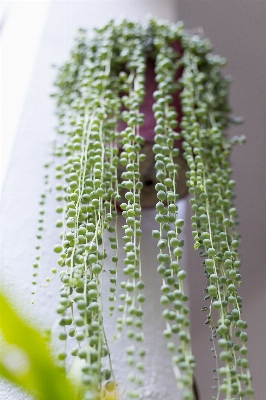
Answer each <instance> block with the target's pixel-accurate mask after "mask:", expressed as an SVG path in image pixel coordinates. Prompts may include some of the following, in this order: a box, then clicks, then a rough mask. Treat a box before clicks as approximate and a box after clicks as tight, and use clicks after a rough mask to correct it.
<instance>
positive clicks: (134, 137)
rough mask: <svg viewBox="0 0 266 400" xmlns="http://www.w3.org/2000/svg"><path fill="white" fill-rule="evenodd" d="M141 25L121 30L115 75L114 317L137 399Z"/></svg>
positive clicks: (140, 285) (130, 394) (142, 87)
mask: <svg viewBox="0 0 266 400" xmlns="http://www.w3.org/2000/svg"><path fill="white" fill-rule="evenodd" d="M143 31H144V30H143V28H142V27H141V26H137V25H132V24H128V25H127V26H126V27H124V30H123V36H122V37H123V41H124V43H122V40H121V45H122V48H123V49H124V50H123V58H124V62H125V71H122V72H120V74H119V76H120V78H121V79H122V82H123V92H124V95H123V97H122V104H123V107H124V108H125V110H124V111H123V112H122V120H123V121H124V122H125V123H126V128H125V129H124V130H123V131H122V132H121V142H122V143H121V144H122V151H121V156H120V164H121V165H122V166H125V167H126V171H124V172H123V173H122V174H121V179H122V183H121V186H122V188H123V189H124V190H125V201H126V202H124V203H122V204H121V209H122V210H123V211H122V216H123V217H124V218H125V219H126V221H125V222H126V223H125V225H123V230H124V237H123V240H124V250H125V253H126V257H125V259H124V264H125V268H124V270H123V271H124V274H125V276H126V278H127V279H126V280H125V281H123V282H121V287H122V289H123V293H122V294H121V295H120V299H121V300H122V301H123V302H124V303H125V304H124V305H120V306H119V310H120V311H121V312H123V316H122V317H121V318H119V320H118V330H122V328H123V325H127V327H128V328H127V332H126V334H127V337H128V339H129V340H130V342H131V343H130V345H129V346H128V347H127V349H126V351H127V362H128V364H129V366H130V369H131V371H130V374H129V380H130V382H131V385H132V388H131V389H130V390H128V393H127V395H128V397H129V398H139V395H140V394H139V391H138V390H137V389H138V386H139V385H142V383H143V371H144V363H143V357H144V355H145V350H144V348H143V347H142V346H141V344H142V343H143V340H144V335H143V330H142V325H143V324H142V315H143V310H142V303H143V302H144V301H145V295H144V294H143V293H142V290H143V289H144V282H143V281H142V279H141V259H140V239H141V235H142V231H141V205H140V191H141V189H142V186H143V184H142V182H141V181H140V172H139V164H140V162H141V161H142V160H144V157H145V156H144V155H140V150H141V145H142V144H143V143H144V140H143V138H142V137H141V136H140V134H139V130H140V126H141V125H142V124H143V121H144V115H143V114H142V113H140V111H139V109H140V105H141V103H142V102H143V101H144V95H145V70H146V60H145V54H144V49H143Z"/></svg>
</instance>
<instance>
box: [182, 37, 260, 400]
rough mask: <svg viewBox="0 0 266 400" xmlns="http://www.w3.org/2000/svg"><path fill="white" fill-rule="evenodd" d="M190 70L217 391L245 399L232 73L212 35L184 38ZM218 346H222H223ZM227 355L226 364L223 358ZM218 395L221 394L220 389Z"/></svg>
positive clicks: (189, 119) (247, 382) (192, 185)
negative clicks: (227, 73)
mask: <svg viewBox="0 0 266 400" xmlns="http://www.w3.org/2000/svg"><path fill="white" fill-rule="evenodd" d="M181 43H182V45H183V47H184V54H183V57H182V64H183V68H184V71H183V76H182V79H181V83H182V88H183V90H182V93H181V103H182V112H183V118H182V123H181V128H182V130H181V135H182V137H183V138H184V142H183V148H184V156H185V158H186V160H187V162H188V165H189V169H190V171H189V172H188V173H187V177H188V186H189V192H190V193H191V194H192V198H191V200H190V203H191V206H192V209H193V211H194V213H195V214H194V216H193V217H192V229H193V232H192V233H193V236H194V240H195V245H194V247H195V249H200V250H201V252H200V256H201V257H203V258H204V261H203V267H204V271H205V276H206V277H207V279H208V285H207V287H206V288H205V293H206V296H205V300H210V301H211V304H210V306H209V307H203V310H209V314H208V317H207V320H206V322H205V323H206V324H207V325H209V326H210V328H211V330H212V340H213V339H216V338H217V340H218V345H219V348H220V351H219V352H217V351H216V348H215V345H214V348H213V351H214V352H215V355H214V357H215V358H216V368H215V369H216V371H217V374H218V377H217V378H216V379H217V384H218V385H217V387H214V389H216V390H217V391H218V394H217V396H218V397H219V394H220V392H221V393H224V395H225V396H226V400H229V399H230V400H236V399H239V398H240V399H242V398H243V397H244V396H245V395H251V396H252V394H253V389H252V387H251V377H250V373H249V368H248V361H247V358H246V355H247V348H246V341H247V333H246V331H245V330H246V328H247V323H246V322H245V321H243V320H242V319H241V309H242V298H241V297H240V296H239V295H238V286H239V285H240V284H241V275H240V273H239V267H240V265H241V263H240V261H239V254H238V247H239V235H238V234H237V233H236V231H235V224H236V221H235V217H236V216H237V212H236V208H235V207H234V205H233V197H234V194H233V191H232V188H233V186H234V184H235V182H234V181H233V180H232V179H230V175H231V173H232V169H231V167H230V164H229V156H230V150H231V143H230V141H229V140H228V139H227V138H226V137H225V135H224V134H223V130H224V129H225V128H226V126H227V124H228V112H229V109H228V106H227V86H228V80H227V79H226V78H224V77H222V76H221V74H220V67H222V66H223V65H224V64H225V60H224V59H223V58H221V57H218V56H215V55H213V54H211V52H210V51H211V46H210V43H209V42H208V41H207V40H201V39H200V38H199V37H198V36H195V37H192V38H191V37H189V36H184V37H183V39H182V42H181ZM217 353H219V354H217ZM221 363H222V366H221ZM213 398H214V399H216V398H217V397H216V396H214V397H213Z"/></svg>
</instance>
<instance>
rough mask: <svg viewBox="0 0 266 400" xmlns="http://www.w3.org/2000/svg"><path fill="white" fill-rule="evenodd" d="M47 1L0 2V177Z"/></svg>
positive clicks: (41, 26) (11, 141)
mask: <svg viewBox="0 0 266 400" xmlns="http://www.w3.org/2000/svg"><path fill="white" fill-rule="evenodd" d="M49 4H50V1H49V0H45V1H6V0H3V1H1V15H0V18H1V34H0V40H1V43H0V46H1V47H0V48H1V71H0V88H1V96H0V117H1V126H0V128H1V157H0V158H1V176H0V186H2V183H3V181H4V179H5V175H6V171H7V168H8V163H9V158H10V154H11V151H12V146H13V143H14V138H15V134H16V131H17V128H18V122H19V118H20V116H21V112H22V109H23V104H24V101H25V96H26V93H27V90H28V86H29V81H30V77H31V74H32V70H33V65H34V62H35V58H36V54H37V49H38V46H39V42H40V38H41V34H42V31H43V27H44V23H45V21H46V17H47V12H48V8H49Z"/></svg>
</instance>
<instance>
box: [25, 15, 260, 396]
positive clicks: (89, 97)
mask: <svg viewBox="0 0 266 400" xmlns="http://www.w3.org/2000/svg"><path fill="white" fill-rule="evenodd" d="M177 48H178V50H177ZM151 60H152V62H153V63H154V71H155V80H156V84H157V88H156V90H155V91H154V93H153V97H154V104H153V106H152V110H149V112H153V114H154V118H155V121H156V126H155V129H154V145H153V152H154V159H155V168H156V179H157V183H156V186H155V189H156V192H157V199H158V202H157V204H156V210H157V215H156V218H155V219H156V221H157V223H158V229H157V230H154V231H153V233H152V235H153V237H154V238H155V239H157V240H158V273H159V274H161V276H162V287H161V294H159V293H158V296H161V297H160V301H161V303H162V304H163V305H164V306H165V310H164V312H163V318H164V319H165V322H166V329H165V331H164V336H165V337H166V338H167V341H168V344H167V347H168V349H169V351H170V352H171V353H172V363H173V370H174V374H175V376H176V379H177V383H178V387H179V388H180V389H181V390H182V395H183V399H187V400H193V399H194V397H195V395H194V392H193V374H194V368H195V360H194V357H193V355H192V352H191V344H190V333H189V324H190V322H189V309H188V296H187V294H186V293H185V290H184V285H183V282H184V279H185V278H186V272H185V271H184V270H183V269H182V266H181V257H182V247H183V245H184V243H183V241H182V240H180V234H181V232H182V226H183V224H184V221H183V220H181V219H180V218H179V217H178V204H177V200H178V193H179V189H178V183H177V182H178V181H177V177H178V174H179V172H180V165H178V164H177V162H176V157H177V156H178V154H179V153H180V149H179V147H180V145H179V144H180V143H181V142H182V150H181V154H182V156H183V158H184V159H185V160H186V162H187V164H188V167H189V171H188V172H187V186H188V191H189V193H190V194H191V199H190V203H191V207H192V209H193V211H194V215H193V217H192V234H193V236H194V239H195V249H199V250H200V256H201V257H202V265H203V270H204V274H205V276H206V287H205V290H204V291H205V300H207V303H206V304H207V306H205V307H203V310H204V311H205V310H206V311H207V320H206V322H205V323H206V325H209V327H210V328H211V332H212V340H213V350H214V354H215V360H216V365H215V371H216V372H217V387H216V390H217V395H216V396H214V397H213V398H214V399H219V398H221V397H219V396H220V395H221V396H222V397H223V396H225V397H226V399H227V400H229V399H231V400H233V399H234V400H235V399H242V398H244V397H245V396H247V397H249V396H251V397H252V393H253V389H252V387H251V378H250V373H249V368H248V361H247V358H246V354H247V348H246V341H247V333H246V328H247V323H246V322H245V321H243V320H242V318H241V312H242V299H241V297H240V296H239V294H238V287H239V285H240V283H241V275H240V272H239V267H240V265H241V262H240V260H239V253H238V246H239V235H238V233H237V232H236V230H235V225H236V216H237V211H236V208H235V207H234V204H233V199H234V194H233V191H232V188H233V186H234V184H235V182H234V181H233V180H232V179H231V173H232V169H231V166H230V162H229V157H230V152H231V148H232V145H233V142H241V138H240V139H236V138H235V139H233V140H229V139H228V138H227V137H226V136H225V134H224V131H225V129H226V128H227V126H228V123H229V121H230V116H229V114H230V109H229V107H228V102H227V91H228V84H229V80H228V78H226V77H224V76H223V75H222V74H221V72H220V69H221V67H223V66H224V65H225V60H224V59H223V58H221V57H219V56H216V55H214V54H213V53H212V47H211V44H210V42H209V41H208V40H206V39H202V38H200V37H199V36H198V35H189V34H188V33H186V32H185V31H184V28H183V25H182V23H177V24H169V23H166V22H162V21H156V20H150V21H149V23H148V24H147V26H145V27H144V26H142V25H140V24H138V23H133V22H129V21H126V20H124V21H122V22H121V23H119V24H116V23H115V22H114V21H110V22H109V23H108V24H107V25H106V26H104V27H103V28H101V29H95V30H94V35H93V36H92V37H90V39H89V40H87V38H86V34H85V31H83V30H80V32H79V36H78V38H77V39H76V44H75V46H74V48H73V49H72V53H71V57H70V59H69V60H68V61H67V62H66V63H65V64H64V65H63V66H61V67H60V68H59V73H58V76H57V80H56V83H55V85H56V87H57V91H56V93H55V94H54V97H55V98H56V102H57V113H58V118H59V124H58V127H57V132H58V137H60V136H62V138H61V139H58V142H57V146H56V149H55V156H57V157H58V158H59V160H60V163H59V164H58V165H56V178H57V179H58V184H57V185H56V189H57V191H58V196H57V200H58V202H59V205H58V207H57V208H56V211H57V212H58V213H59V215H60V219H59V220H58V221H57V223H56V226H57V227H60V228H62V233H61V236H60V237H61V239H62V240H61V242H60V243H59V244H57V245H56V246H55V247H54V251H55V252H56V253H59V254H60V258H59V260H58V268H55V269H53V276H54V275H55V274H57V273H59V274H60V278H61V281H62V287H61V289H60V301H59V305H58V308H57V312H58V314H59V315H60V318H61V320H60V323H59V325H60V326H61V332H60V334H59V338H60V339H61V340H62V341H63V342H65V341H66V340H67V338H68V337H69V336H70V337H74V338H75V339H76V342H77V346H76V348H74V349H73V350H72V355H73V356H74V357H78V358H80V359H82V360H83V362H84V365H83V375H82V381H83V384H84V385H87V390H86V394H85V397H84V398H85V399H86V400H95V399H96V398H97V396H98V394H99V393H100V390H101V388H102V387H105V389H104V390H106V393H107V392H108V391H115V390H116V389H115V377H114V373H113V368H112V363H111V355H110V351H109V347H108V343H107V339H106V335H105V330H104V326H105V324H104V320H103V311H102V280H103V279H109V281H110V296H109V300H110V312H111V313H112V312H113V310H114V309H115V307H116V297H117V296H116V285H117V269H118V251H117V249H118V246H121V245H122V244H120V243H118V237H117V212H118V209H119V208H120V209H121V210H122V215H123V217H124V218H125V224H124V226H123V229H124V237H123V246H124V250H125V259H124V275H125V280H124V281H122V282H119V284H120V286H121V288H122V290H123V293H122V294H121V295H120V303H119V305H118V309H119V311H120V312H121V317H120V318H118V320H117V330H118V332H120V331H122V330H125V331H126V335H127V337H128V340H129V346H128V348H127V349H126V351H127V361H128V364H129V365H130V368H131V374H130V377H129V380H130V383H129V390H128V393H127V396H128V397H129V398H139V396H140V390H139V386H141V385H142V380H143V378H142V377H143V370H144V364H145V363H144V356H145V343H144V336H143V331H142V324H143V322H142V318H143V308H142V304H143V302H144V301H145V294H144V287H145V282H143V280H142V268H143V266H142V265H141V236H142V231H141V215H142V207H141V196H142V195H141V190H142V187H143V182H142V181H141V174H140V165H141V163H142V162H143V161H144V160H145V155H144V154H142V147H143V145H144V142H145V138H144V137H143V136H145V132H144V133H143V132H142V126H143V123H144V121H145V117H146V116H145V114H144V113H143V112H142V110H143V109H142V105H143V103H145V97H146V95H147V93H146V89H147V88H146V81H147V74H149V70H148V67H147V66H148V65H149V64H150V62H151ZM177 95H178V96H179V101H180V103H181V112H179V115H178V110H177V108H176V106H175V102H174V96H177ZM45 196H46V195H45V194H44V195H43V199H44V200H43V203H45ZM41 224H42V220H41ZM40 229H42V225H40ZM106 234H108V235H109V241H110V244H111V248H112V249H113V251H114V255H112V263H113V267H112V268H110V269H109V271H106V266H107V262H106V257H107V253H106V243H105V240H106ZM39 237H41V235H39ZM109 264H110V262H109V261H108V265H109ZM38 266H39V264H38V263H37V264H35V272H34V275H35V276H36V277H37V275H38ZM53 276H52V277H53ZM49 280H50V279H48V281H49ZM34 283H35V284H37V278H36V279H35V280H34ZM33 293H35V290H34V291H33ZM147 301H149V299H147ZM174 337H177V338H178V343H179V344H178V345H177V344H176V342H175V339H174ZM58 357H59V361H60V362H61V364H64V362H65V359H66V358H67V352H66V351H63V352H61V353H60V354H59V356H58ZM55 398H58V397H55Z"/></svg>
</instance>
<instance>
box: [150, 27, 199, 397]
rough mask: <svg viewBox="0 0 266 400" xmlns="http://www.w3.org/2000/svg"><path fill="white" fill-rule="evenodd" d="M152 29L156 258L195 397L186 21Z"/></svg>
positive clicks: (169, 329)
mask: <svg viewBox="0 0 266 400" xmlns="http://www.w3.org/2000/svg"><path fill="white" fill-rule="evenodd" d="M153 29H154V30H155V32H156V33H155V36H156V43H155V49H156V52H157V56H156V62H155V70H156V81H157V85H158V89H157V90H156V92H154V98H155V103H154V105H153V111H154V116H155V120H156V126H155V138H154V141H155V144H154V146H153V151H154V153H155V161H156V162H155V168H156V170H157V173H156V177H157V179H158V181H159V183H157V184H156V186H155V188H156V191H157V198H158V203H157V204H156V210H157V212H158V214H157V215H156V217H155V220H156V221H157V222H158V223H159V226H160V227H159V230H158V231H157V230H156V231H153V237H155V238H157V239H158V244H157V247H158V249H159V254H158V256H157V259H158V262H159V263H160V265H159V266H158V268H157V271H158V272H159V274H161V275H162V281H163V282H162V283H163V284H162V287H161V292H162V293H161V299H160V301H161V304H163V305H164V306H165V310H164V311H163V317H164V318H165V321H166V329H165V331H164V332H163V334H164V336H165V337H166V338H167V339H168V344H167V348H168V350H169V351H170V352H171V353H173V357H172V363H173V368H174V372H175V376H176V379H177V382H178V387H179V388H181V389H184V390H183V392H182V398H183V399H186V400H191V399H194V391H193V372H194V369H195V360H194V357H193V355H192V352H191V344H190V333H189V325H190V321H189V315H188V314H189V308H188V306H187V301H188V296H187V295H186V294H185V291H184V280H185V279H186V272H185V271H184V270H183V269H182V268H181V264H180V263H181V258H182V253H183V250H182V247H183V246H184V241H183V240H182V239H180V234H181V232H182V230H181V228H182V226H183V224H184V221H183V220H182V219H179V218H178V206H177V204H176V203H177V200H178V195H177V194H176V193H177V187H176V185H177V183H176V181H177V176H178V169H179V165H178V164H176V163H175V162H174V157H175V156H177V155H178V153H179V149H178V148H174V144H175V141H177V140H180V134H179V133H178V132H175V130H174V129H175V128H176V127H177V111H176V110H175V107H174V106H172V105H171V104H172V103H173V93H174V92H175V91H176V83H175V76H176V73H177V70H178V68H179V67H180V64H179V63H180V56H181V55H180V54H177V52H175V51H174V49H173V46H172V43H173V42H176V41H178V40H180V35H181V32H182V25H180V24H178V25H176V26H171V25H170V26H169V25H168V24H160V25H159V26H158V25H155V26H153ZM174 335H177V337H178V339H179V343H180V344H179V345H178V346H177V345H176V344H175V342H174V340H173V336H174Z"/></svg>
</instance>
